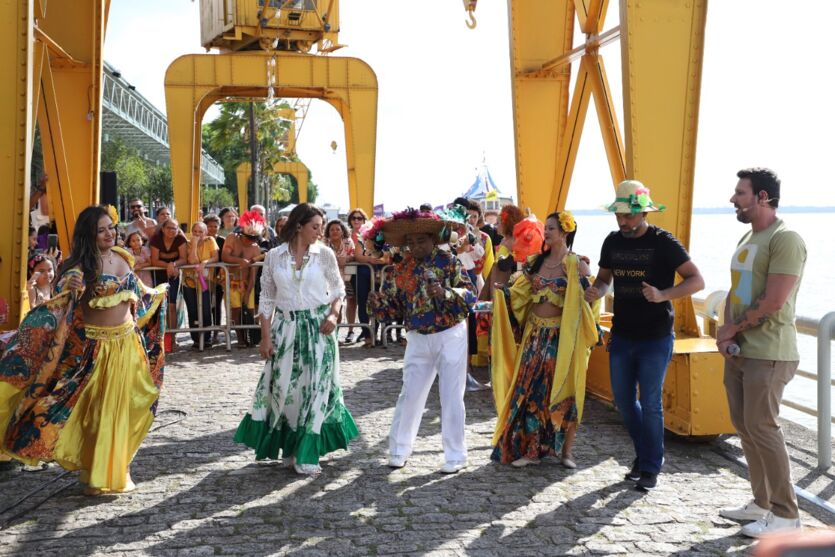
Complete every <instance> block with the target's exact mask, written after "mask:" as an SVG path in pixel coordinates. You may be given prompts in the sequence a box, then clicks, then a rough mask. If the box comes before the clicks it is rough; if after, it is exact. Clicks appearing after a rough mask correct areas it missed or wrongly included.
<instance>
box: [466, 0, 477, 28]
mask: <svg viewBox="0 0 835 557" xmlns="http://www.w3.org/2000/svg"><path fill="white" fill-rule="evenodd" d="M477 2H478V0H464V9H465V10H467V15H468V16H470V21H465V22H464V23H466V24H467V27H468V28H470V29H475V27H476V25H478V22H477V21H476V20H475V6H476V3H477Z"/></svg>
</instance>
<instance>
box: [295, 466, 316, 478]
mask: <svg viewBox="0 0 835 557" xmlns="http://www.w3.org/2000/svg"><path fill="white" fill-rule="evenodd" d="M293 468H294V469H295V470H296V474H301V475H303V476H318V475H319V474H321V473H322V467H321V466H319V465H318V464H294V465H293Z"/></svg>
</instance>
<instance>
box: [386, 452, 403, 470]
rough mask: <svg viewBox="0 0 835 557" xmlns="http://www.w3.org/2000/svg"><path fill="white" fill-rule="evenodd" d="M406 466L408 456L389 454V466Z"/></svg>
mask: <svg viewBox="0 0 835 557" xmlns="http://www.w3.org/2000/svg"><path fill="white" fill-rule="evenodd" d="M404 466H406V457H405V456H400V455H397V454H393V455H391V456H389V468H403V467H404Z"/></svg>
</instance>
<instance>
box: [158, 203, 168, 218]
mask: <svg viewBox="0 0 835 557" xmlns="http://www.w3.org/2000/svg"><path fill="white" fill-rule="evenodd" d="M166 210H167V211H168V214H171V209H169V208H168V207H167V206H165V205H163V206H162V207H157V210H156V211H154V218H158V217H159V214H160V213H161V212H163V211H166Z"/></svg>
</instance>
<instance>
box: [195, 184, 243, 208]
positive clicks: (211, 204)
mask: <svg viewBox="0 0 835 557" xmlns="http://www.w3.org/2000/svg"><path fill="white" fill-rule="evenodd" d="M201 195H202V199H203V206H204V207H207V208H208V209H209V212H215V213H216V212H218V211H219V210H220V209H222V208H224V207H230V206H233V205H234V204H235V198H234V196H233V195H232V192H230V191H229V190H228V189H226V188H225V187H223V186H221V187H211V188H210V187H208V186H205V185H204V186H203V187H202V192H201Z"/></svg>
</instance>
